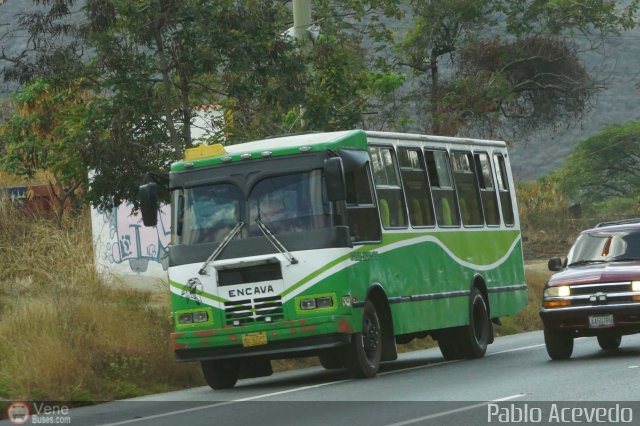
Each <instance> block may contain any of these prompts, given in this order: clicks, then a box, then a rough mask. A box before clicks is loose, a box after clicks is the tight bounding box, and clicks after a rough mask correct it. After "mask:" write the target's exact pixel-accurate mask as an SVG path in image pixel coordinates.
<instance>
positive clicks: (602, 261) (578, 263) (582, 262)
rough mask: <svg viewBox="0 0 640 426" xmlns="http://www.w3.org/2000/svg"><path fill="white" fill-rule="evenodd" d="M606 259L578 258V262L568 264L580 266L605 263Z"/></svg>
mask: <svg viewBox="0 0 640 426" xmlns="http://www.w3.org/2000/svg"><path fill="white" fill-rule="evenodd" d="M605 262H606V260H600V259H591V260H588V259H585V260H578V261H576V262H573V263H570V264H569V265H567V266H580V265H588V264H590V263H605Z"/></svg>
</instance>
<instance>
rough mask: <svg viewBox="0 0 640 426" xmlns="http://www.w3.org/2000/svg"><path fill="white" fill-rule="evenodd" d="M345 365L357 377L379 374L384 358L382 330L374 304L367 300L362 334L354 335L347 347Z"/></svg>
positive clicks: (363, 314) (363, 315)
mask: <svg viewBox="0 0 640 426" xmlns="http://www.w3.org/2000/svg"><path fill="white" fill-rule="evenodd" d="M343 358H344V364H345V366H346V367H347V369H348V370H349V372H350V373H351V374H353V375H354V376H356V377H361V378H369V377H373V376H375V375H376V374H377V373H378V370H379V369H380V359H381V358H382V329H381V328H380V319H379V318H378V313H377V312H376V308H375V306H374V304H373V303H372V302H371V301H370V300H367V301H366V302H365V304H364V311H363V313H362V332H360V333H354V334H353V338H352V341H351V344H349V345H348V346H346V347H345V351H344V356H343Z"/></svg>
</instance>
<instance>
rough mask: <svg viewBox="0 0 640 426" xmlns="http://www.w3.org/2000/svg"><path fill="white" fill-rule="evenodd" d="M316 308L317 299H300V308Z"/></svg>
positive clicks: (306, 309)
mask: <svg viewBox="0 0 640 426" xmlns="http://www.w3.org/2000/svg"><path fill="white" fill-rule="evenodd" d="M315 308H316V299H302V300H301V301H300V309H302V310H303V311H308V310H309V309H315Z"/></svg>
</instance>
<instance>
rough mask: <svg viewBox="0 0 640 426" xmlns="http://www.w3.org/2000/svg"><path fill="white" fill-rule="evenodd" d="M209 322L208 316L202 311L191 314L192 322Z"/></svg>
mask: <svg viewBox="0 0 640 426" xmlns="http://www.w3.org/2000/svg"><path fill="white" fill-rule="evenodd" d="M207 321H209V314H208V313H207V312H204V311H200V312H194V313H193V322H207Z"/></svg>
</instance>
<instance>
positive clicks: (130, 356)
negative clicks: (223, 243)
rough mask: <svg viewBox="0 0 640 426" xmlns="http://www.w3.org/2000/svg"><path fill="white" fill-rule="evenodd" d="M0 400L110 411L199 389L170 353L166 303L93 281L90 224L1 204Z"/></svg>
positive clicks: (195, 373) (192, 372) (83, 217)
mask: <svg viewBox="0 0 640 426" xmlns="http://www.w3.org/2000/svg"><path fill="white" fill-rule="evenodd" d="M0 253H1V255H0V283H1V285H0V399H9V400H15V399H27V400H71V401H80V402H81V401H104V400H112V399H114V398H126V397H133V396H138V395H143V394H148V393H153V392H162V391H168V390H172V389H177V388H183V387H187V386H194V385H198V384H201V383H202V379H201V377H200V371H199V369H197V368H196V366H195V365H184V364H177V363H176V362H175V360H174V358H173V355H172V353H171V351H170V349H169V340H168V335H169V332H170V324H169V321H168V300H167V295H166V294H165V293H155V294H154V293H143V292H137V291H133V290H129V289H126V288H118V287H117V286H108V285H105V283H103V282H101V281H100V279H99V277H98V276H97V275H96V273H95V270H94V263H93V250H92V241H91V225H90V221H89V215H88V214H86V212H85V213H83V214H80V215H79V216H77V217H73V218H67V219H65V221H64V222H63V224H62V227H59V226H58V225H57V224H56V221H55V219H49V218H35V217H28V216H25V215H24V213H22V212H20V211H17V210H16V209H14V208H13V207H12V206H11V204H10V203H8V202H6V200H5V202H0Z"/></svg>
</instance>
